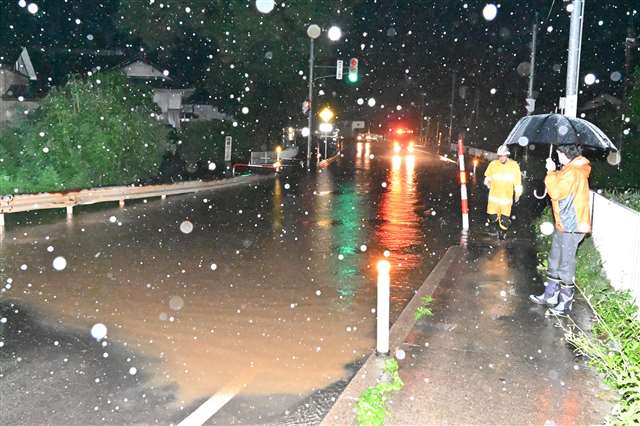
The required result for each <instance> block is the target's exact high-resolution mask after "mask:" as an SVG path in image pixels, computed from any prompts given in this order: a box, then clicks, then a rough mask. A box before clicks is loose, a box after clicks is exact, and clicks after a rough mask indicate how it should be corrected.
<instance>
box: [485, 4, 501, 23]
mask: <svg viewBox="0 0 640 426" xmlns="http://www.w3.org/2000/svg"><path fill="white" fill-rule="evenodd" d="M496 16H498V8H497V7H496V5H495V4H493V3H489V4H487V5H486V6H485V7H484V9H482V17H483V18H484V19H485V20H487V21H493V20H494V19H496Z"/></svg>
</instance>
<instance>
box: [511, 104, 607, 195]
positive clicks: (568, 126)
mask: <svg viewBox="0 0 640 426" xmlns="http://www.w3.org/2000/svg"><path fill="white" fill-rule="evenodd" d="M504 144H505V145H515V144H518V145H520V146H528V145H530V144H548V145H549V158H551V154H552V153H553V146H554V145H581V146H582V147H590V148H595V149H602V150H609V151H616V152H617V151H618V149H617V148H616V147H615V145H614V144H613V143H612V142H611V140H610V139H609V138H608V137H607V135H605V134H604V132H603V131H602V130H600V129H599V128H598V126H596V125H595V124H593V123H590V122H589V121H587V120H582V119H580V118H573V117H567V116H565V115H562V114H540V115H529V116H526V117H523V118H521V119H520V121H518V122H517V123H516V125H515V127H514V128H513V130H511V133H509V136H507V140H505V142H504ZM546 193H547V191H546V190H545V192H544V194H543V195H541V196H539V195H538V194H537V192H536V191H534V196H535V197H536V198H539V199H542V198H544V197H545V196H546Z"/></svg>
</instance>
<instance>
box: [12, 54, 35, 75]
mask: <svg viewBox="0 0 640 426" xmlns="http://www.w3.org/2000/svg"><path fill="white" fill-rule="evenodd" d="M15 70H16V71H17V72H19V73H20V74H22V75H24V76H25V77H27V78H29V80H37V79H38V77H37V75H36V71H35V69H34V68H33V64H32V63H31V57H30V56H29V52H27V48H26V47H23V48H22V52H20V56H18V59H17V60H16V64H15Z"/></svg>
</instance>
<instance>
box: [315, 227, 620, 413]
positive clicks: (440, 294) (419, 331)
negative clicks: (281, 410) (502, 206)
mask: <svg viewBox="0 0 640 426" xmlns="http://www.w3.org/2000/svg"><path fill="white" fill-rule="evenodd" d="M535 263H536V256H535V248H534V246H533V242H532V241H530V240H511V241H506V242H496V241H492V240H489V239H487V240H485V241H475V242H474V241H472V242H470V243H469V246H468V248H466V249H465V248H463V247H459V246H457V247H452V248H451V249H449V251H448V252H447V254H446V255H445V256H444V258H443V259H442V260H441V261H440V263H439V264H438V265H437V266H436V268H435V269H434V271H433V272H432V273H431V274H430V275H429V277H428V278H427V280H426V281H425V283H424V284H423V286H422V287H421V288H420V290H419V291H418V293H417V294H416V296H415V297H414V299H413V300H412V301H411V302H410V304H409V305H408V306H407V308H406V309H405V310H404V311H403V313H402V315H401V316H400V318H399V319H398V320H397V321H396V322H395V323H394V326H393V328H392V335H391V345H392V346H391V348H392V350H391V352H392V354H393V353H394V352H395V349H396V348H402V349H404V351H405V352H406V357H405V358H404V359H403V360H399V364H400V376H401V377H402V380H403V381H404V383H405V386H404V388H403V389H402V390H401V391H399V392H397V393H395V394H393V395H392V396H391V399H390V400H389V401H388V404H387V406H388V407H389V411H390V414H389V415H388V416H387V418H386V421H385V424H389V425H391V424H394V425H431V424H482V425H485V424H500V425H506V424H509V425H514V424H517V425H520V424H534V425H543V424H544V425H565V424H580V425H582V424H601V423H603V422H604V419H605V417H606V416H607V415H608V413H609V412H610V409H611V406H610V403H609V402H608V396H609V395H610V393H609V391H608V390H607V388H606V387H605V386H604V385H603V384H602V383H601V380H600V379H599V377H598V375H597V374H596V373H595V372H594V371H593V370H592V369H590V368H588V367H587V366H586V365H585V361H584V360H583V359H580V358H576V357H575V355H574V354H573V352H572V350H571V348H570V347H569V346H568V345H567V344H566V342H565V341H564V332H563V330H562V328H560V327H559V326H558V325H559V324H558V321H559V320H558V319H556V318H553V317H551V318H547V317H545V315H544V312H545V308H543V307H540V306H537V305H534V304H532V303H531V302H529V301H528V297H527V296H528V295H529V294H530V293H532V292H536V293H537V292H539V291H540V290H541V288H542V285H541V283H540V280H539V278H538V274H537V272H536V269H535ZM392 291H393V289H392ZM424 294H432V295H433V298H434V302H433V312H434V316H433V317H430V318H424V319H421V320H420V321H418V322H415V319H414V312H415V308H416V307H417V306H419V298H420V297H421V296H422V295H424ZM589 315H590V312H589V311H588V309H587V308H586V307H585V306H584V305H581V304H580V303H578V304H577V306H575V307H574V314H573V316H574V317H576V318H577V319H578V320H581V321H580V322H582V321H583V320H584V319H585V318H588V317H589ZM382 365H383V360H382V359H380V357H377V356H376V355H372V356H371V357H370V358H369V359H368V360H367V362H366V363H365V364H364V365H363V367H362V368H361V370H360V371H359V372H358V373H357V374H356V375H355V376H354V378H353V380H352V381H351V383H350V384H349V386H348V387H347V388H346V389H345V391H344V392H343V393H342V395H341V396H340V398H339V399H338V401H337V402H336V404H335V405H334V407H333V408H332V410H331V411H330V412H329V414H328V415H327V416H326V417H325V419H324V420H323V424H325V425H334V424H357V423H356V419H355V415H354V407H355V402H356V401H357V398H358V396H359V395H360V393H361V392H362V391H363V390H364V389H366V388H367V387H368V386H370V385H373V384H375V383H376V380H377V379H378V378H379V377H380V372H381V368H382Z"/></svg>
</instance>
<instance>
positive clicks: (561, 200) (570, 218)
mask: <svg viewBox="0 0 640 426" xmlns="http://www.w3.org/2000/svg"><path fill="white" fill-rule="evenodd" d="M589 174H591V165H590V163H589V160H587V159H586V158H584V157H582V156H579V157H576V158H574V159H573V160H571V162H570V163H569V164H567V165H565V166H564V167H563V168H562V170H559V171H553V172H549V173H547V177H545V179H544V184H545V185H546V187H547V193H548V194H549V198H551V206H552V207H553V217H554V218H555V222H556V229H557V230H558V231H561V232H581V233H588V232H591V209H590V208H589Z"/></svg>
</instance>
